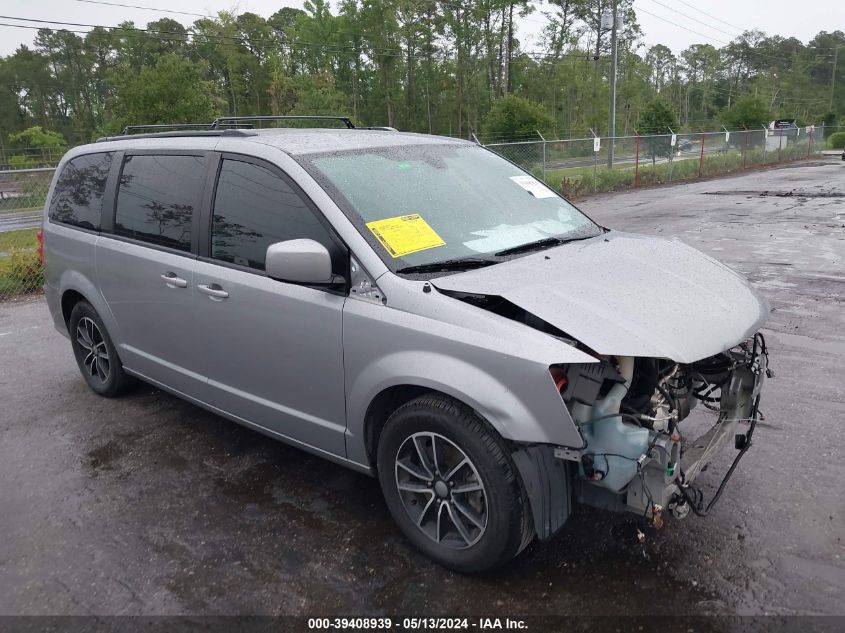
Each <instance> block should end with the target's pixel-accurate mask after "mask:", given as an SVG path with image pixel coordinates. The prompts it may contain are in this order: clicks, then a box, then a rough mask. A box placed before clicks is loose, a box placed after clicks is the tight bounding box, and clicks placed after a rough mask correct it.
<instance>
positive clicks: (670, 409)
mask: <svg viewBox="0 0 845 633" xmlns="http://www.w3.org/2000/svg"><path fill="white" fill-rule="evenodd" d="M565 372H566V373H565V375H566V381H565V384H564V385H562V389H561V396H562V397H563V399H564V401H565V402H566V404H567V407H568V409H569V411H570V413H571V415H572V418H573V419H574V420H575V421H576V423H577V424H578V426H579V428H580V430H581V434H582V436H583V438H584V447H583V448H582V449H581V450H580V451H577V452H576V451H571V450H568V449H560V450H559V451H557V456H558V457H562V458H565V459H569V460H571V461H575V462H576V464H575V471H576V472H577V475H576V476H575V485H574V496H575V498H576V499H577V500H578V501H580V502H582V503H586V504H589V505H595V506H599V507H604V508H607V509H611V510H627V511H631V512H635V513H637V514H641V515H646V516H652V517H655V518H656V519H659V516H660V514H661V513H662V512H663V510H664V509H668V510H671V511H672V513H673V514H674V515H675V516H676V517H679V518H682V517H684V516H686V515H687V514H688V513H689V512H690V510H692V511H694V512H696V513H698V514H706V513H707V512H708V511H709V509H710V507H712V505H713V503H715V502H716V501H717V500H718V498H719V496H720V495H721V492H722V490H723V489H724V485H725V483H726V482H727V480H728V479H729V478H730V476H731V475H732V474H733V471H734V468H735V466H736V464H737V463H738V461H739V459H740V458H741V457H742V455H744V454H745V452H746V451H747V450H748V448H749V447H750V446H751V438H752V436H753V433H754V428H755V426H756V424H757V421H758V419H759V415H760V411H759V404H760V391H761V387H762V384H763V380H764V378H765V376H766V375H767V374H768V373H769V370H768V352H767V350H766V344H765V339H764V338H763V335H762V334H759V333H758V334H755V335H754V336H753V337H751V338H749V339H748V340H746V341H744V342H742V343H741V344H739V345H737V346H735V347H733V348H731V349H729V350H727V351H725V352H722V353H720V354H716V355H714V356H711V357H708V358H705V359H703V360H700V361H697V362H694V363H689V364H681V363H676V362H673V361H668V360H664V359H654V358H632V357H608V358H604V359H602V361H601V362H600V363H595V364H592V363H591V364H583V365H570V366H568V367H566V368H565ZM699 404H701V405H702V406H705V407H707V408H709V409H712V410H714V411H716V412H717V413H718V417H717V419H716V422H715V424H713V426H712V427H711V428H710V429H709V430H708V431H707V432H706V433H704V434H703V435H701V436H699V437H692V436H691V433H688V432H686V431H685V429H684V424H683V422H684V420H685V419H686V418H687V416H688V415H689V414H690V412H691V411H692V410H693V408H695V407H696V406H697V405H699ZM731 440H733V442H734V445H735V447H736V449H737V450H738V453H737V455H736V457H735V459H734V463H733V464H732V465H731V467H730V469H729V470H728V471H727V473H726V474H725V476H724V478H723V481H722V484H721V485H720V486H719V488H718V490H717V492H716V493H715V495H714V496H713V498H712V499H711V500H710V501H709V502H708V503H707V504H706V505H705V504H704V502H703V495H702V493H701V492H700V491H699V490H698V489H697V488H696V487H695V486H694V481H695V479H696V478H697V477H698V475H699V474H700V473H701V472H702V471H703V470H704V468H706V466H707V465H708V464H709V463H710V462H711V461H712V459H713V457H714V456H715V455H716V454H717V453H718V452H719V451H720V450H721V449H722V448H723V447H724V446H725V445H726V444H728V443H729V442H730V441H731Z"/></svg>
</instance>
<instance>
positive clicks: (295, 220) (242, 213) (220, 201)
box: [211, 160, 340, 272]
mask: <svg viewBox="0 0 845 633" xmlns="http://www.w3.org/2000/svg"><path fill="white" fill-rule="evenodd" d="M300 238H310V239H312V240H316V241H318V242H320V243H321V244H323V245H324V246H325V247H326V248H327V249H328V250H329V253H332V260H333V262H335V266H334V267H335V269H336V270H335V272H337V270H338V267H339V265H340V263H339V260H340V253H339V249H338V247H337V245H336V244H335V243H334V241H333V240H332V238H331V237H330V235H329V232H328V230H327V229H326V228H325V227H324V226H323V225H322V224H321V223H320V221H319V220H318V219H317V217H316V216H315V215H314V213H312V212H311V209H309V208H308V206H307V205H306V204H305V201H304V200H303V199H302V198H301V197H300V196H299V195H298V194H297V193H296V191H294V190H293V189H292V188H291V187H290V186H289V185H288V183H287V182H285V180H284V179H282V178H281V177H279V176H278V175H276V174H274V173H273V172H271V171H270V170H268V169H265V168H264V167H260V166H258V165H254V164H252V163H245V162H242V161H238V160H223V163H222V165H221V167H220V177H219V179H218V181H217V194H216V196H215V199H214V217H213V221H212V225H211V257H213V258H214V259H219V260H222V261H225V262H231V263H233V264H238V265H240V266H247V267H249V268H255V269H257V270H264V259H265V256H266V252H267V247H268V246H269V245H270V244H273V243H274V242H281V241H283V240H293V239H300Z"/></svg>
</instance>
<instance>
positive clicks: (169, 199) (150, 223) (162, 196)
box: [114, 155, 205, 251]
mask: <svg viewBox="0 0 845 633" xmlns="http://www.w3.org/2000/svg"><path fill="white" fill-rule="evenodd" d="M204 170H205V158H203V157H202V156H169V155H162V156H146V155H141V156H127V157H126V160H125V162H124V164H123V173H122V174H121V175H120V188H119V189H118V192H117V211H116V213H115V217H114V232H115V233H116V234H117V235H125V236H126V237H132V238H135V239H138V240H144V241H145V242H151V243H153V244H160V245H161V246H169V247H170V248H176V249H179V250H182V251H190V250H191V218H192V216H193V213H194V207H195V206H196V205H197V204H198V201H199V199H200V190H201V188H202V183H203V178H204Z"/></svg>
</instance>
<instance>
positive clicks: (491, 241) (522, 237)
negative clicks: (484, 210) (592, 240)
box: [464, 218, 576, 253]
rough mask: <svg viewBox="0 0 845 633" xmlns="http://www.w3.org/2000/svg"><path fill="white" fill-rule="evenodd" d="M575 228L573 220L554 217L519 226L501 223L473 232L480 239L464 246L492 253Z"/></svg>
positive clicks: (465, 243)
mask: <svg viewBox="0 0 845 633" xmlns="http://www.w3.org/2000/svg"><path fill="white" fill-rule="evenodd" d="M574 228H576V227H575V225H573V223H571V222H569V223H567V222H561V221H558V220H555V219H552V218H549V219H547V220H537V221H536V222H531V223H530V224H522V225H517V226H514V225H513V224H500V225H499V226H494V227H493V228H490V229H484V230H481V231H473V232H472V234H473V235H477V236H478V239H474V240H469V241H466V242H464V246H466V247H467V248H468V249H470V250H472V251H475V252H476V253H492V252H493V251H501V250H504V249H506V248H513V247H514V246H520V245H521V244H527V243H528V242H536V241H537V240H542V239H543V238H546V237H555V236H558V235H565V234H566V233H568V232H570V231H572V230H573V229H574Z"/></svg>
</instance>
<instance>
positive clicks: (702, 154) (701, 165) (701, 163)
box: [698, 130, 704, 178]
mask: <svg viewBox="0 0 845 633" xmlns="http://www.w3.org/2000/svg"><path fill="white" fill-rule="evenodd" d="M703 166H704V130H701V156H700V157H699V159H698V177H699V178H701V168H702V167H703Z"/></svg>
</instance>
